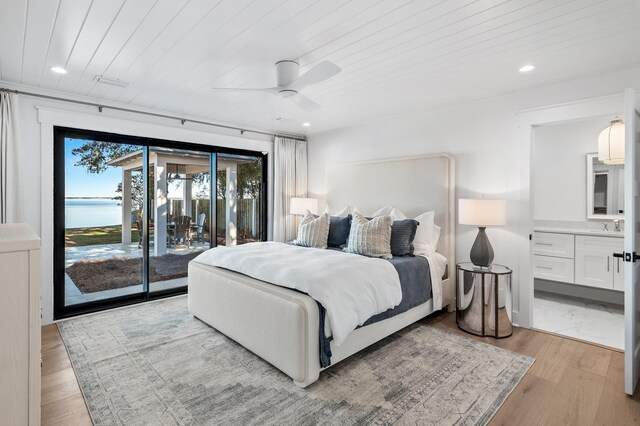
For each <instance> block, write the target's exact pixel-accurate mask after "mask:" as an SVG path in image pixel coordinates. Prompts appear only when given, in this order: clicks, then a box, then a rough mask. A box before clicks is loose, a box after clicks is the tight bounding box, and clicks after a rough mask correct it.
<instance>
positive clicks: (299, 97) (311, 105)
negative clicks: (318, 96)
mask: <svg viewBox="0 0 640 426" xmlns="http://www.w3.org/2000/svg"><path fill="white" fill-rule="evenodd" d="M289 99H291V100H292V101H293V102H295V103H296V105H298V106H299V107H300V108H302V109H303V110H305V111H315V110H317V109H320V108H321V106H320V105H319V104H317V103H315V102H314V101H312V100H311V99H309V98H307V97H306V96H304V95H303V94H301V93H297V94H295V95H293V96H291V97H289Z"/></svg>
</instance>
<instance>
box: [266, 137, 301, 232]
mask: <svg viewBox="0 0 640 426" xmlns="http://www.w3.org/2000/svg"><path fill="white" fill-rule="evenodd" d="M274 157H275V158H274V163H273V164H274V179H273V192H274V198H273V203H274V206H273V213H274V214H273V216H274V217H273V239H274V241H291V240H293V239H294V238H295V237H296V232H297V229H296V226H297V217H295V216H293V215H291V214H289V206H290V200H291V198H292V197H306V196H307V142H306V141H301V140H297V139H288V138H283V137H280V136H276V138H275V141H274Z"/></svg>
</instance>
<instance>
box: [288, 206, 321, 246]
mask: <svg viewBox="0 0 640 426" xmlns="http://www.w3.org/2000/svg"><path fill="white" fill-rule="evenodd" d="M329 223H330V222H329V213H327V212H325V213H323V214H322V215H321V216H318V217H316V216H315V215H313V214H311V213H310V212H309V210H305V212H304V218H303V219H302V222H300V225H299V226H298V238H296V239H295V240H294V241H293V244H295V245H297V246H302V247H314V248H321V249H326V248H327V239H328V238H329Z"/></svg>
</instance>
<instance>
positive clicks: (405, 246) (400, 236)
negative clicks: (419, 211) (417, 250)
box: [391, 219, 419, 256]
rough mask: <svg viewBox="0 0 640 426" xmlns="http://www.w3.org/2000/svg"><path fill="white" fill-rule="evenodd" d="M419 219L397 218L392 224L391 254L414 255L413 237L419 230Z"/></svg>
mask: <svg viewBox="0 0 640 426" xmlns="http://www.w3.org/2000/svg"><path fill="white" fill-rule="evenodd" d="M418 225H419V223H418V221H417V220H414V219H402V220H395V221H393V224H392V225H391V254H392V255H394V256H413V239H414V238H415V237H416V231H417V230H418Z"/></svg>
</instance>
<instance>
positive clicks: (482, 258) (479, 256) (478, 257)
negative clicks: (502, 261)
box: [470, 226, 493, 268]
mask: <svg viewBox="0 0 640 426" xmlns="http://www.w3.org/2000/svg"><path fill="white" fill-rule="evenodd" d="M486 229H487V228H486V227H484V226H480V227H478V236H477V237H476V240H475V241H474V242H473V246H472V247H471V253H470V258H471V263H473V264H474V265H476V266H479V267H481V268H488V267H490V266H491V264H492V263H493V247H491V243H490V242H489V238H487V233H486V232H485V230H486Z"/></svg>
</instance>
